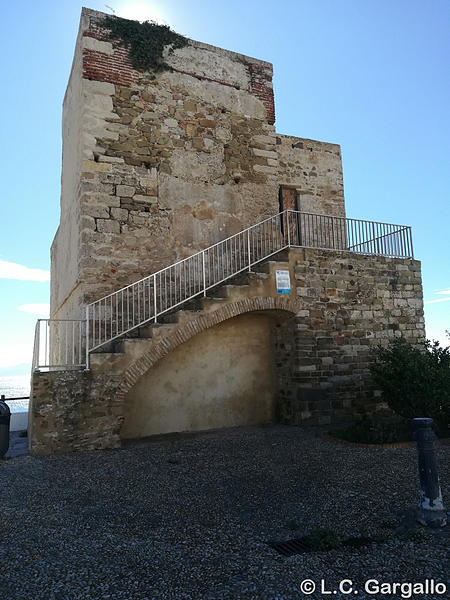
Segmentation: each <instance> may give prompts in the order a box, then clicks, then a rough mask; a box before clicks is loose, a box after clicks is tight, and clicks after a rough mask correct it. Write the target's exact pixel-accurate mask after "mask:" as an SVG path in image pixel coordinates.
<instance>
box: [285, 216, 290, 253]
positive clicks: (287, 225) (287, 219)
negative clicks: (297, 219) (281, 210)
mask: <svg viewBox="0 0 450 600" xmlns="http://www.w3.org/2000/svg"><path fill="white" fill-rule="evenodd" d="M286 229H287V238H288V248H290V247H291V231H290V227H289V211H288V210H287V211H286Z"/></svg>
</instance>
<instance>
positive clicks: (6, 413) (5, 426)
mask: <svg viewBox="0 0 450 600" xmlns="http://www.w3.org/2000/svg"><path fill="white" fill-rule="evenodd" d="M10 421H11V411H10V410H9V406H8V405H7V404H6V402H5V396H3V394H2V397H1V399H0V458H3V457H4V456H5V454H6V453H7V452H8V448H9V424H10Z"/></svg>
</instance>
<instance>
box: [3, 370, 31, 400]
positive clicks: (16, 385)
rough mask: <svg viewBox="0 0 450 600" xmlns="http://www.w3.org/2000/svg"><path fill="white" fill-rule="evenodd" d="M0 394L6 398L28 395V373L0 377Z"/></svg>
mask: <svg viewBox="0 0 450 600" xmlns="http://www.w3.org/2000/svg"><path fill="white" fill-rule="evenodd" d="M0 394H1V395H4V396H5V397H6V398H21V397H23V396H29V395H30V374H28V375H10V376H5V377H4V376H1V377H0Z"/></svg>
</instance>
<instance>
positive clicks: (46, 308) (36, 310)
mask: <svg viewBox="0 0 450 600" xmlns="http://www.w3.org/2000/svg"><path fill="white" fill-rule="evenodd" d="M17 310H21V311H22V312H27V313H30V315H38V316H41V317H48V316H49V314H50V304H21V305H20V306H18V307H17Z"/></svg>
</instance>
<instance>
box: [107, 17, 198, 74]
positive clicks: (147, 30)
mask: <svg viewBox="0 0 450 600" xmlns="http://www.w3.org/2000/svg"><path fill="white" fill-rule="evenodd" d="M102 25H103V26H104V27H105V28H106V29H109V34H108V35H107V37H106V39H108V40H119V44H120V45H121V46H125V47H126V48H128V51H129V54H130V60H131V64H132V65H133V67H134V68H135V69H139V70H142V71H146V70H148V71H162V70H164V69H168V68H169V67H168V65H167V64H165V63H164V60H163V51H164V48H165V47H166V46H170V48H169V52H170V53H172V52H173V51H174V49H175V48H182V47H183V46H186V45H187V43H188V41H187V39H186V38H185V37H183V36H182V35H180V34H178V33H175V31H172V29H170V27H169V26H168V25H159V24H158V23H155V22H154V21H144V22H143V23H140V22H139V21H131V20H129V19H122V18H120V17H115V16H111V15H107V16H106V17H105V19H104V20H103V23H102Z"/></svg>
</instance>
